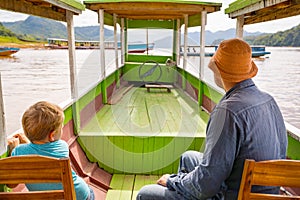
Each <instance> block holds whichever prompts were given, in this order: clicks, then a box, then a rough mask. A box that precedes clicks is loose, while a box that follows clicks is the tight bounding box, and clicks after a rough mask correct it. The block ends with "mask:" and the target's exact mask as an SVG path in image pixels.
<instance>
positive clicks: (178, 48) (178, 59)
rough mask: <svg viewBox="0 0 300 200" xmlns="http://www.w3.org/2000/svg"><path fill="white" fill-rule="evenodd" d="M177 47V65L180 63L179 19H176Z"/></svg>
mask: <svg viewBox="0 0 300 200" xmlns="http://www.w3.org/2000/svg"><path fill="white" fill-rule="evenodd" d="M176 25H177V42H176V43H177V49H176V54H177V58H176V64H177V66H179V65H180V46H181V24H180V19H177V24H176Z"/></svg>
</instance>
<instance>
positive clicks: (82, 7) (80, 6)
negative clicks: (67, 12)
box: [57, 0, 85, 10]
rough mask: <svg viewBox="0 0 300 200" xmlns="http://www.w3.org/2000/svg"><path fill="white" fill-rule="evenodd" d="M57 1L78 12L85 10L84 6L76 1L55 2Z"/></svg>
mask: <svg viewBox="0 0 300 200" xmlns="http://www.w3.org/2000/svg"><path fill="white" fill-rule="evenodd" d="M57 1H58V2H62V3H65V4H68V5H70V6H72V7H74V8H77V9H79V10H85V6H84V5H83V4H82V3H81V2H80V1H77V0H57Z"/></svg>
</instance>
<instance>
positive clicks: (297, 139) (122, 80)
mask: <svg viewBox="0 0 300 200" xmlns="http://www.w3.org/2000/svg"><path fill="white" fill-rule="evenodd" d="M10 2H11V3H10ZM31 2H32V1H31V0H24V1H16V0H15V1H12V0H10V1H8V2H7V3H6V4H0V8H2V9H8V10H12V11H16V12H23V11H26V13H27V14H35V15H39V16H42V17H48V18H52V19H55V20H60V21H64V22H67V25H68V26H67V27H68V41H69V43H68V46H69V48H68V50H69V63H70V80H71V81H70V87H71V99H69V100H67V101H66V102H64V105H62V107H63V108H64V112H65V122H64V124H65V126H64V134H63V139H64V140H65V141H67V143H68V144H69V148H70V158H71V161H72V166H73V169H74V170H75V171H76V172H77V173H78V174H79V175H80V176H82V177H85V179H86V180H87V181H88V182H89V185H90V186H91V187H92V188H93V190H94V192H95V195H96V199H114V200H115V199H134V198H135V196H136V194H137V192H138V190H139V189H140V188H141V187H142V186H143V185H145V184H148V183H155V181H156V179H157V178H158V177H159V176H160V175H161V174H164V173H173V172H176V171H177V167H178V159H179V156H180V155H181V153H183V152H184V151H186V150H188V149H190V150H199V149H200V150H203V149H202V147H203V145H204V143H205V128H206V125H207V122H208V118H209V113H210V112H211V111H212V109H213V107H214V105H215V104H216V103H217V102H218V101H219V100H220V99H221V97H222V96H223V94H224V93H223V92H221V91H219V90H218V89H217V88H215V87H213V86H212V85H210V84H209V83H207V82H206V81H204V80H203V67H204V56H205V53H204V42H202V43H201V47H203V48H202V49H201V51H200V63H199V77H197V76H194V75H192V74H191V73H189V72H188V71H186V65H187V63H186V61H185V60H186V56H187V51H184V53H183V56H184V59H183V60H184V62H183V64H182V65H180V64H179V59H180V45H179V44H180V39H179V38H180V37H179V36H180V34H181V33H180V28H181V25H183V24H185V25H186V26H185V30H184V36H185V37H184V38H185V39H184V41H185V42H184V44H185V45H184V47H185V48H184V49H187V48H186V47H187V30H188V29H187V24H189V26H191V27H192V26H201V24H202V26H201V33H202V35H201V38H202V39H201V41H204V40H203V38H204V35H203V34H204V33H205V25H204V24H205V23H206V17H207V14H209V13H211V12H215V11H219V10H220V8H221V3H213V2H201V1H196V0H195V1H193V0H190V1H185V0H174V1H167V0H166V1H163V0H162V1H149V0H144V1H138V2H137V1H133V0H132V1H130V0H129V1H125V0H122V1H121V0H120V1H110V0H87V1H85V2H84V4H85V6H86V8H87V9H90V10H93V11H96V12H97V13H98V14H99V24H100V33H101V32H102V33H103V31H104V24H105V25H110V26H114V31H115V35H114V36H115V37H114V38H115V41H114V42H115V44H117V42H118V41H117V34H116V32H117V28H116V24H117V23H119V24H120V27H121V55H120V56H121V66H119V62H118V60H117V59H116V62H115V67H116V68H115V70H114V71H113V72H111V73H109V74H108V73H107V71H106V66H105V58H106V57H105V47H104V35H103V34H100V44H103V45H101V46H100V51H99V57H100V61H101V63H100V69H99V70H101V74H102V77H101V79H100V80H99V81H98V82H97V83H95V84H94V85H93V86H92V87H90V88H86V90H85V91H81V92H79V91H77V86H76V81H75V80H76V70H75V65H76V62H75V61H76V57H75V39H74V38H75V37H74V27H73V15H75V14H80V13H81V11H82V10H83V9H84V6H83V5H82V4H81V3H79V2H78V1H71V0H68V1H66V0H56V1H47V2H46V1H43V0H35V1H34V4H32V3H31ZM272 2H273V1H272ZM251 4H255V3H247V4H245V5H244V4H242V5H244V6H245V7H247V6H251ZM272 4H274V5H275V4H276V3H272ZM15 5H18V6H15ZM233 5H235V4H233ZM233 5H230V9H231V6H233ZM259 5H260V6H262V5H261V4H259ZM298 5H299V4H298ZM265 6H266V4H264V5H263V8H259V7H257V8H256V9H257V10H261V9H262V13H267V14H270V13H269V12H268V11H271V13H272V14H273V13H275V12H274V10H273V9H266V11H264V10H263V9H264V7H265ZM23 7H26V8H27V9H23ZM266 7H267V6H266ZM287 7H288V5H286V6H285V9H286V8H287ZM53 8H56V9H53ZM243 8H244V7H243V6H242V7H241V4H238V6H234V9H232V10H229V11H228V10H227V13H231V12H232V13H235V12H236V11H239V9H241V11H240V14H241V16H245V17H248V16H249V15H244V14H242V12H243V11H248V10H250V9H243ZM276 8H277V7H276ZM280 8H282V6H279V7H278V9H280ZM47 9H49V10H47ZM46 11H48V12H46ZM65 13H66V14H65ZM256 13H259V12H251V13H250V14H256ZM282 13H283V12H281V14H282ZM284 13H285V14H286V13H289V12H284ZM290 13H291V12H290ZM48 14H49V15H48ZM235 17H236V16H235ZM233 18H234V17H233ZM247 19H248V18H245V20H244V22H247ZM153 27H155V28H162V29H170V30H173V33H174V34H173V36H174V38H173V42H174V44H173V52H172V54H170V55H145V54H128V49H127V45H126V42H127V34H128V32H127V30H128V29H131V28H153ZM241 27H242V26H238V27H237V29H238V30H240V28H241ZM238 36H239V37H240V35H239V34H238ZM114 47H115V49H114V50H115V57H116V58H118V57H119V55H118V52H119V49H118V47H117V45H115V46H114ZM41 78H43V77H41ZM145 85H147V87H148V88H149V87H151V85H152V86H153V87H152V88H151V90H150V89H149V92H148V91H147V90H148V88H146V87H145ZM149 85H150V86H149ZM157 85H160V87H157ZM169 91H170V92H169ZM1 108H3V102H0V109H1ZM0 111H1V110H0ZM2 111H3V110H2ZM2 111H1V112H0V113H4V112H2ZM0 116H1V117H2V118H1V120H0V122H2V123H1V124H0V128H1V130H5V126H4V123H3V122H4V121H5V120H3V119H4V115H0ZM287 128H288V133H287V134H288V135H289V146H288V148H289V149H288V156H289V158H291V159H297V158H299V157H300V155H299V154H300V151H299V145H300V131H299V130H298V129H297V128H295V127H293V126H291V125H289V124H287ZM8 135H9V136H10V134H8ZM0 136H1V137H0V140H1V143H0V145H2V146H0V155H2V157H5V156H6V152H7V149H6V139H7V136H6V134H5V133H3V131H1V135H0Z"/></svg>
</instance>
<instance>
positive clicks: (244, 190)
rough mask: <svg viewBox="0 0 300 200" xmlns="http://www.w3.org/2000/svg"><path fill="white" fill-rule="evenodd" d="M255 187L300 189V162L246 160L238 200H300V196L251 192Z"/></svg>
mask: <svg viewBox="0 0 300 200" xmlns="http://www.w3.org/2000/svg"><path fill="white" fill-rule="evenodd" d="M253 185H260V186H281V187H300V161H296V160H268V161H260V162H255V161H254V160H246V161H245V164H244V171H243V175H242V181H241V186H240V190H239V196H238V200H245V199H267V200H269V199H300V196H286V195H279V194H278V195H275V194H261V193H253V192H251V188H252V186H253Z"/></svg>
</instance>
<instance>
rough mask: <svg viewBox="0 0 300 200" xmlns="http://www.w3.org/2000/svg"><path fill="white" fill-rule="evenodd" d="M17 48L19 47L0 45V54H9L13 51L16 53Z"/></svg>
mask: <svg viewBox="0 0 300 200" xmlns="http://www.w3.org/2000/svg"><path fill="white" fill-rule="evenodd" d="M19 50H20V49H19V48H12V47H0V56H10V55H12V54H14V53H17V52H18V51H19Z"/></svg>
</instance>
